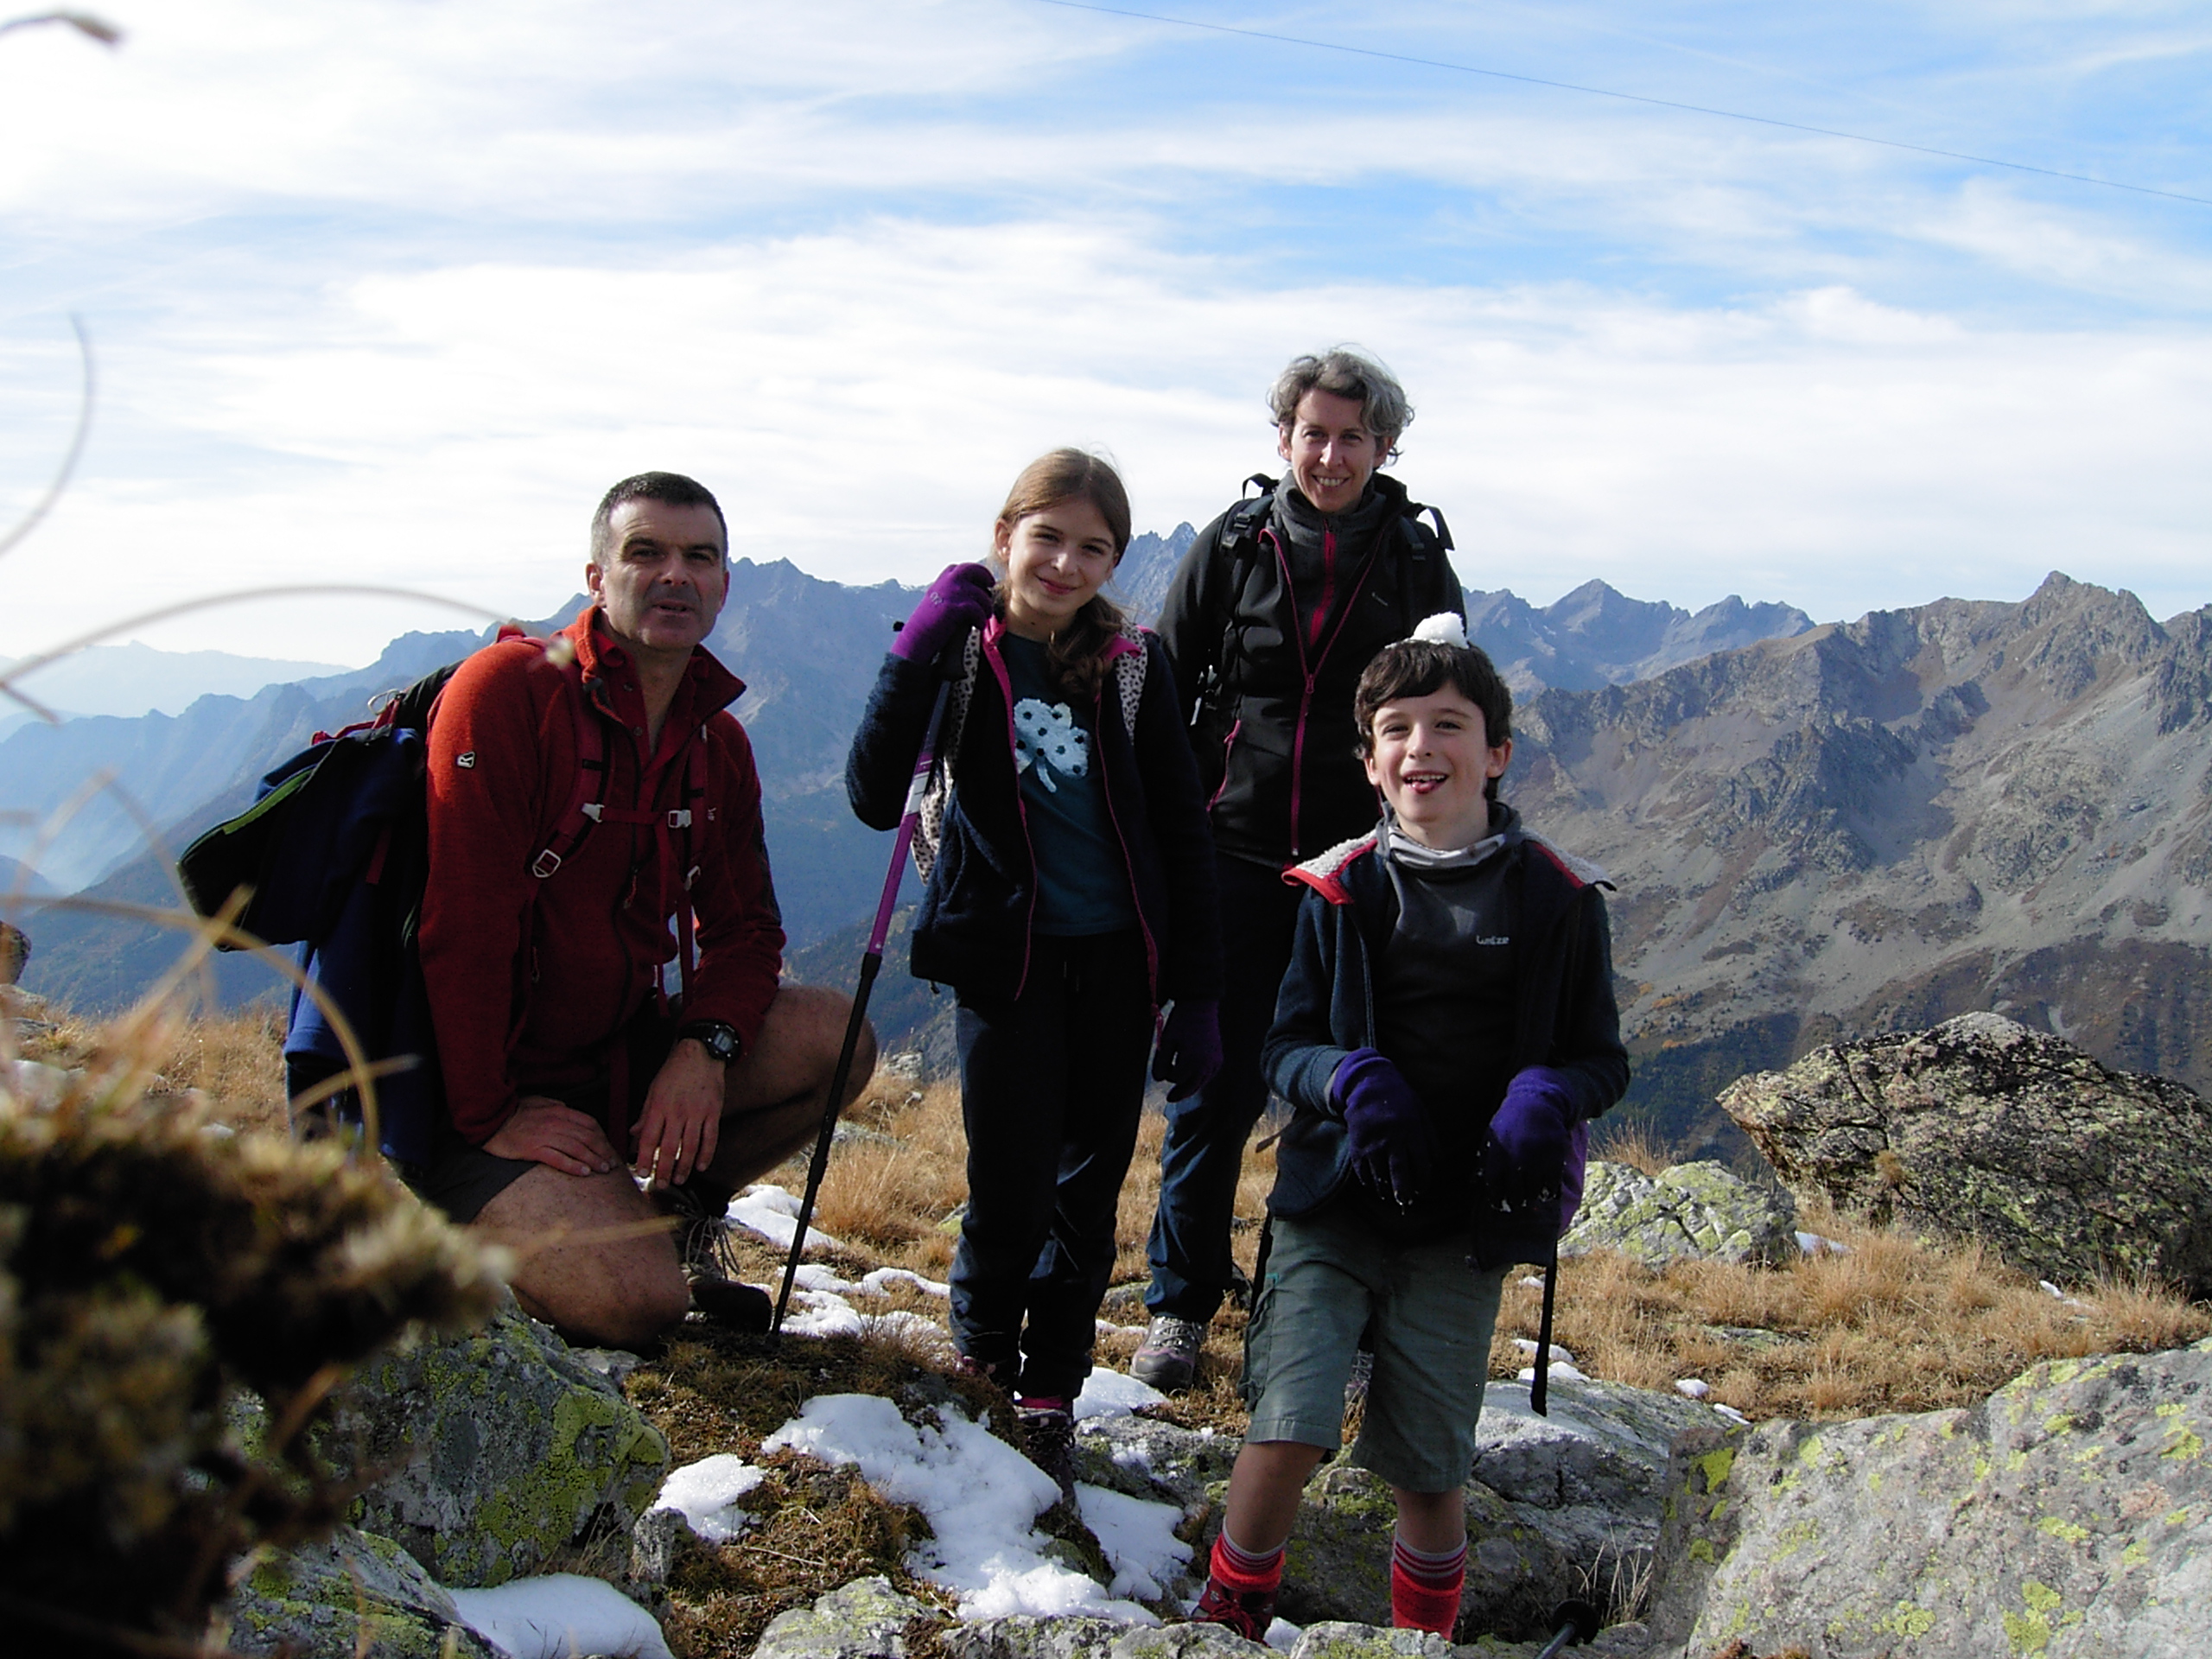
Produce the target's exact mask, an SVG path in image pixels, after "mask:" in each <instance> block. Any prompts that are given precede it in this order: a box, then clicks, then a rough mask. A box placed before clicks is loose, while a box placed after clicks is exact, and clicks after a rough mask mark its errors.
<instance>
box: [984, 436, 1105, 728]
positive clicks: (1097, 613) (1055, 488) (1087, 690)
mask: <svg viewBox="0 0 2212 1659" xmlns="http://www.w3.org/2000/svg"><path fill="white" fill-rule="evenodd" d="M1074 500H1083V501H1088V502H1089V503H1090V505H1092V506H1094V507H1096V508H1097V509H1098V516H1099V517H1100V518H1103V519H1104V520H1105V521H1106V528H1107V531H1109V533H1110V534H1111V535H1112V536H1113V537H1114V563H1115V564H1116V566H1117V567H1118V566H1119V565H1120V564H1121V563H1122V554H1124V553H1126V552H1128V550H1129V493H1128V490H1127V489H1125V488H1123V487H1122V475H1121V474H1119V473H1117V472H1116V471H1115V470H1114V467H1113V464H1112V463H1111V462H1110V461H1106V460H1104V459H1103V458H1102V457H1100V456H1097V455H1094V454H1090V453H1089V452H1088V451H1087V450H1083V449H1055V450H1053V451H1052V453H1051V454H1044V455H1039V456H1038V457H1037V459H1036V460H1034V461H1031V462H1030V463H1029V464H1028V465H1027V467H1023V468H1022V469H1021V475H1020V477H1018V478H1016V479H1015V480H1014V487H1013V488H1012V489H1010V490H1008V491H1007V493H1006V505H1004V506H1002V507H1001V508H1000V509H999V516H998V519H997V522H996V524H995V527H994V531H993V539H994V540H995V539H996V534H997V531H1005V532H1006V533H1007V535H1009V536H1011V535H1012V534H1013V533H1014V526H1015V525H1016V524H1020V522H1021V521H1022V520H1023V519H1024V518H1027V517H1029V515H1030V514H1031V513H1033V512H1044V511H1045V509H1046V508H1047V507H1050V506H1052V505H1056V504H1058V503H1059V502H1062V501H1074ZM999 607H1000V612H1001V614H1003V613H1004V611H1005V607H1006V582H1005V581H1004V580H1003V579H1001V582H999ZM1121 631H1122V607H1120V606H1118V605H1116V603H1114V601H1112V600H1110V599H1109V598H1107V597H1106V595H1105V594H1103V593H1099V594H1093V595H1091V598H1090V602H1089V603H1087V604H1085V605H1084V607H1083V608H1082V609H1081V610H1079V611H1077V613H1075V616H1074V618H1073V619H1072V620H1071V621H1070V622H1069V623H1068V625H1067V626H1065V627H1064V628H1062V629H1061V630H1060V631H1059V632H1058V633H1056V634H1054V635H1053V636H1052V644H1051V645H1049V646H1047V647H1046V664H1047V668H1048V671H1049V672H1050V673H1051V675H1052V683H1053V685H1054V686H1055V688H1056V689H1057V690H1058V691H1059V693H1060V695H1061V696H1065V697H1067V698H1069V699H1071V700H1075V699H1080V700H1081V701H1083V702H1091V701H1092V700H1093V699H1095V698H1096V696H1097V695H1098V683H1099V681H1100V680H1101V679H1102V678H1103V677H1104V676H1105V672H1106V648H1107V647H1108V646H1109V645H1111V644H1113V642H1114V639H1115V638H1116V636H1117V635H1118V634H1119V633H1120V632H1121Z"/></svg>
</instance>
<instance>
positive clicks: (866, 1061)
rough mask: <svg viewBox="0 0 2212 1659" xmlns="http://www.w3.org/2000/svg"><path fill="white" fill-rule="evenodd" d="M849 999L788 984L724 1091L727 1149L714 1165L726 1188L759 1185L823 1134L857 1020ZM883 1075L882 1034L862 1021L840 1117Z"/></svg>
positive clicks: (712, 1173) (711, 1170)
mask: <svg viewBox="0 0 2212 1659" xmlns="http://www.w3.org/2000/svg"><path fill="white" fill-rule="evenodd" d="M852 1012H853V1003H852V999H851V998H850V997H849V996H845V995H841V994H840V993H838V992H836V991H831V990H825V989H823V988H822V987H820V986H817V985H789V984H787V985H785V986H784V987H783V988H781V989H780V990H779V991H778V992H777V993H776V1000H775V1001H772V1002H771V1003H770V1004H769V1005H768V1017H767V1018H766V1020H763V1021H762V1022H761V1026H760V1032H759V1033H758V1034H757V1035H755V1037H754V1038H753V1042H752V1044H751V1046H748V1047H747V1049H746V1051H745V1052H744V1053H743V1054H741V1055H740V1056H739V1057H738V1058H737V1062H736V1064H735V1065H732V1066H731V1067H730V1069H729V1076H728V1080H727V1081H726V1082H725V1083H724V1084H723V1095H722V1099H723V1107H722V1129H721V1144H720V1145H719V1146H717V1147H715V1158H714V1161H713V1162H712V1163H710V1164H709V1165H708V1166H707V1173H708V1176H709V1179H713V1180H715V1181H718V1182H720V1183H721V1184H722V1185H724V1186H728V1187H741V1186H743V1185H746V1184H747V1182H749V1181H757V1180H759V1179H760V1177H762V1176H763V1175H765V1174H766V1173H768V1172H769V1171H770V1170H772V1169H773V1168H774V1167H775V1166H777V1165H778V1164H780V1163H782V1162H783V1161H784V1160H785V1159H786V1158H788V1157H790V1156H791V1154H793V1153H795V1152H798V1151H799V1150H800V1149H801V1148H802V1147H812V1146H813V1144H814V1142H815V1139H816V1137H817V1136H818V1135H820V1134H821V1133H822V1118H823V1113H824V1111H825V1110H826V1109H828V1106H829V1077H830V1074H831V1073H832V1072H833V1071H836V1069H837V1051H838V1050H839V1049H840V1048H841V1047H842V1046H843V1044H844V1040H845V1027H846V1025H847V1023H848V1022H849V1020H851V1018H852ZM874 1075H875V1030H874V1027H872V1026H869V1025H868V1024H867V1023H866V1022H862V1024H861V1035H860V1043H859V1046H857V1047H856V1048H855V1050H854V1051H853V1070H852V1073H851V1075H850V1076H849V1077H848V1078H847V1079H846V1082H845V1097H844V1099H843V1100H842V1101H840V1102H839V1103H838V1110H839V1111H840V1112H842V1111H843V1109H845V1108H846V1107H848V1106H850V1105H851V1104H852V1103H854V1102H855V1100H858V1099H859V1098H860V1096H861V1090H863V1089H865V1088H867V1087H868V1079H869V1078H870V1077H874Z"/></svg>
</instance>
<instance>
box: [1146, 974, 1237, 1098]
mask: <svg viewBox="0 0 2212 1659" xmlns="http://www.w3.org/2000/svg"><path fill="white" fill-rule="evenodd" d="M1220 1070H1221V1005H1220V1004H1219V1003H1218V1002H1191V1001H1185V1000H1184V999H1183V998H1181V997H1177V998H1176V999H1175V1006H1174V1007H1172V1008H1170V1009H1168V1011H1167V1022H1166V1024H1165V1025H1163V1026H1162V1027H1160V1046H1159V1048H1158V1050H1157V1051H1155V1052H1154V1054H1153V1057H1152V1075H1153V1076H1154V1077H1157V1078H1158V1079H1159V1080H1160V1082H1162V1083H1166V1084H1173V1085H1174V1086H1173V1088H1171V1089H1169V1090H1168V1091H1167V1098H1168V1099H1170V1100H1181V1099H1183V1098H1184V1097H1185V1096H1189V1095H1195V1094H1196V1093H1198V1090H1201V1089H1203V1088H1205V1086H1206V1079H1207V1078H1209V1077H1211V1076H1213V1074H1214V1073H1215V1072H1217V1071H1220Z"/></svg>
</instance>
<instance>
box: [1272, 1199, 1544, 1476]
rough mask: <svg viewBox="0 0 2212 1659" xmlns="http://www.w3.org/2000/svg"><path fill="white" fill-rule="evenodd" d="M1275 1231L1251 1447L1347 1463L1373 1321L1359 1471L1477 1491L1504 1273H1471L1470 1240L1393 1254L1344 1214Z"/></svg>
mask: <svg viewBox="0 0 2212 1659" xmlns="http://www.w3.org/2000/svg"><path fill="white" fill-rule="evenodd" d="M1268 1225H1269V1227H1270V1228H1271V1229H1272V1230H1273V1243H1271V1245H1270V1246H1269V1248H1268V1261H1267V1268H1266V1271H1265V1273H1264V1274H1262V1281H1261V1283H1260V1285H1259V1287H1258V1294H1257V1297H1256V1300H1255V1305H1254V1306H1253V1310H1252V1322H1251V1324H1250V1325H1249V1326H1247V1327H1246V1330H1245V1333H1244V1400H1245V1403H1246V1404H1247V1405H1249V1407H1250V1408H1251V1411H1252V1421H1251V1425H1250V1427H1249V1428H1247V1429H1246V1430H1245V1433H1244V1438H1245V1439H1246V1440H1294V1441H1296V1442H1298V1443H1299V1444H1300V1445H1301V1446H1320V1447H1322V1448H1324V1449H1325V1450H1327V1451H1331V1452H1333V1451H1335V1450H1336V1449H1337V1447H1338V1446H1339V1445H1340V1444H1342V1442H1343V1438H1344V1383H1345V1380H1346V1379H1347V1378H1348V1377H1349V1376H1351V1362H1352V1355H1353V1354H1354V1353H1355V1352H1357V1350H1358V1348H1359V1338H1360V1333H1361V1332H1363V1331H1364V1330H1366V1329H1367V1328H1368V1326H1369V1325H1370V1321H1372V1324H1373V1332H1374V1342H1375V1372H1374V1376H1373V1379H1372V1380H1371V1381H1370V1383H1368V1387H1367V1409H1366V1414H1365V1417H1364V1419H1363V1422H1362V1424H1361V1427H1360V1431H1359V1439H1358V1440H1357V1441H1356V1442H1354V1444H1353V1446H1352V1448H1351V1457H1350V1459H1349V1461H1351V1463H1354V1464H1357V1465H1358V1466H1359V1467H1361V1468H1363V1469H1368V1470H1371V1471H1374V1472H1375V1473H1376V1474H1377V1475H1379V1476H1381V1477H1382V1478H1383V1479H1384V1480H1387V1481H1389V1483H1390V1484H1392V1485H1393V1486H1396V1487H1400V1488H1402V1489H1403V1490H1405V1491H1411V1492H1445V1491H1452V1490H1454V1489H1455V1488H1458V1487H1460V1486H1464V1485H1465V1484H1466V1483H1467V1478H1468V1475H1469V1474H1470V1473H1471V1471H1472V1470H1473V1468H1474V1462H1475V1425H1476V1422H1477V1421H1478V1420H1479V1419H1480V1418H1481V1416H1482V1412H1483V1385H1484V1382H1485V1381H1486V1380H1487V1379H1488V1377H1489V1375H1490V1338H1491V1327H1492V1326H1493V1325H1496V1324H1497V1300H1498V1294H1499V1292H1500V1290H1501V1289H1502V1288H1503V1286H1504V1283H1505V1269H1504V1268H1498V1269H1497V1271H1496V1272H1492V1273H1481V1272H1478V1271H1477V1270H1476V1269H1475V1268H1471V1267H1470V1266H1469V1265H1468V1264H1467V1243H1466V1241H1465V1239H1460V1238H1448V1239H1440V1240H1437V1241H1436V1242H1434V1243H1424V1244H1394V1243H1390V1242H1389V1241H1387V1240H1384V1239H1382V1238H1378V1237H1376V1236H1375V1235H1374V1234H1373V1233H1372V1232H1370V1231H1369V1230H1368V1229H1366V1228H1365V1227H1363V1226H1362V1225H1361V1224H1359V1223H1358V1222H1357V1220H1355V1219H1353V1218H1352V1217H1350V1216H1347V1215H1345V1214H1344V1211H1342V1210H1341V1209H1338V1210H1337V1211H1333V1212H1332V1211H1324V1212H1323V1213H1321V1214H1319V1215H1317V1216H1306V1217H1300V1218H1298V1219H1295V1220H1293V1219H1289V1218H1287V1217H1281V1216H1278V1217H1274V1219H1273V1220H1271V1221H1270V1222H1269V1223H1268Z"/></svg>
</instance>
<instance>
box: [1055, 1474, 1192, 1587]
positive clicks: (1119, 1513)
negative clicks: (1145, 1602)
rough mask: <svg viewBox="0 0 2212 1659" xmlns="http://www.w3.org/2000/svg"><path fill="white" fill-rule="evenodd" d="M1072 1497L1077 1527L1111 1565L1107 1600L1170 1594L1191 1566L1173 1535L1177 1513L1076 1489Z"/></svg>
mask: <svg viewBox="0 0 2212 1659" xmlns="http://www.w3.org/2000/svg"><path fill="white" fill-rule="evenodd" d="M1076 1497H1077V1500H1078V1502H1079V1503H1080V1504H1081V1506H1082V1509H1083V1523H1084V1525H1085V1526H1087V1527H1089V1528H1090V1531H1091V1535H1092V1536H1093V1537H1095V1538H1096V1539H1097V1540H1098V1547H1099V1548H1101V1549H1103V1550H1104V1551H1105V1552H1106V1559H1107V1560H1109V1562H1111V1563H1112V1564H1113V1567H1114V1582H1113V1583H1112V1584H1110V1585H1109V1586H1107V1594H1109V1595H1112V1596H1143V1597H1147V1598H1148V1599H1152V1600H1154V1601H1157V1600H1159V1599H1161V1598H1162V1597H1164V1596H1166V1594H1167V1593H1168V1592H1170V1591H1171V1590H1172V1589H1173V1587H1174V1585H1175V1581H1176V1580H1178V1579H1179V1578H1180V1577H1181V1576H1182V1575H1183V1573H1185V1572H1186V1571H1187V1570H1188V1569H1189V1567H1190V1565H1191V1547H1190V1545H1188V1544H1186V1543H1185V1542H1184V1541H1182V1540H1181V1539H1179V1538H1178V1537H1177V1536H1176V1535H1175V1526H1176V1523H1177V1522H1179V1521H1180V1520H1182V1518H1183V1513H1182V1511H1181V1510H1178V1509H1177V1508H1175V1507H1174V1505H1173V1504H1170V1503H1148V1502H1147V1501H1146V1500H1145V1499H1143V1498H1141V1497H1128V1495H1127V1494H1125V1493H1122V1492H1116V1491H1109V1490H1108V1489H1107V1488H1105V1487H1103V1486H1092V1485H1088V1484H1078V1485H1077V1488H1076Z"/></svg>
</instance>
